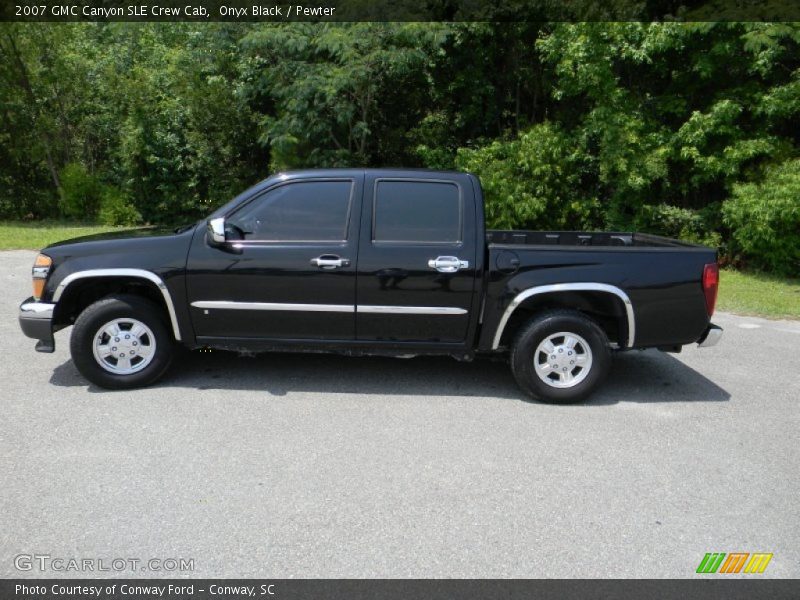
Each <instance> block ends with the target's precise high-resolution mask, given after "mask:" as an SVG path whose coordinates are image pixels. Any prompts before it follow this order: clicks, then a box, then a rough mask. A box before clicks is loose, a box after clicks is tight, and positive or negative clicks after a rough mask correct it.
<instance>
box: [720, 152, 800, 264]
mask: <svg viewBox="0 0 800 600" xmlns="http://www.w3.org/2000/svg"><path fill="white" fill-rule="evenodd" d="M722 214H723V220H724V222H725V224H726V225H727V226H728V227H730V228H731V235H732V244H731V245H732V250H733V251H734V252H735V253H741V254H742V255H743V256H744V258H745V259H746V260H748V261H749V262H751V263H752V264H753V265H755V266H758V267H761V268H765V269H770V270H772V271H774V272H775V273H779V274H783V275H797V274H800V159H795V160H789V161H786V162H784V163H782V164H780V165H778V166H776V167H773V168H772V169H770V170H769V171H768V172H767V174H766V176H765V177H764V179H763V181H761V182H759V183H747V184H738V185H735V186H734V188H733V194H732V197H731V198H730V199H729V200H726V201H725V203H724V204H723V206H722Z"/></svg>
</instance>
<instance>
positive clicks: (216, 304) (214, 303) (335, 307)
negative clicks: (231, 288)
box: [192, 300, 356, 313]
mask: <svg viewBox="0 0 800 600" xmlns="http://www.w3.org/2000/svg"><path fill="white" fill-rule="evenodd" d="M192 306H194V307H195V308H206V309H209V308H216V309H224V310H289V311H303V312H337V313H352V312H355V311H356V307H355V306H353V305H352V304H292V303H285V302H233V301H229V300H198V301H196V302H192Z"/></svg>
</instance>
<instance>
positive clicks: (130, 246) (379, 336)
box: [19, 169, 722, 402]
mask: <svg viewBox="0 0 800 600" xmlns="http://www.w3.org/2000/svg"><path fill="white" fill-rule="evenodd" d="M718 278H719V271H718V268H717V262H716V253H715V251H714V250H711V249H709V248H705V247H702V246H695V245H691V244H687V243H683V242H679V241H675V240H671V239H666V238H662V237H656V236H652V235H642V234H638V233H622V232H611V233H608V232H605V233H590V232H586V233H584V232H570V231H561V232H559V231H491V230H486V228H485V224H484V208H483V194H482V192H481V186H480V183H479V181H478V179H477V178H476V177H475V176H473V175H470V174H466V173H456V172H446V171H423V170H389V169H375V170H373V169H366V170H365V169H347V170H343V169H330V170H307V171H297V172H291V173H281V174H278V175H275V176H273V177H270V178H269V179H266V180H264V181H262V182H261V183H258V184H257V185H255V186H253V187H252V188H250V189H248V190H247V191H245V192H244V193H242V194H241V195H239V196H238V197H236V198H234V199H233V200H232V201H231V202H229V203H228V204H226V205H225V206H222V207H221V208H219V209H218V210H217V211H215V212H214V213H213V214H212V215H211V216H210V217H209V218H208V219H207V220H204V221H201V222H199V223H196V224H194V225H191V226H186V227H182V228H178V229H176V230H170V231H163V230H156V229H143V230H137V231H133V232H130V231H129V232H124V233H120V234H110V235H99V236H90V237H84V238H79V239H75V240H70V241H68V242H62V243H59V244H54V245H52V246H49V247H47V248H45V249H44V250H42V253H41V254H40V255H39V256H38V257H37V259H36V262H35V264H34V267H33V288H34V295H33V297H32V298H29V299H28V300H26V301H25V302H23V303H22V305H21V306H20V314H19V320H20V324H21V326H22V330H23V332H24V333H25V334H26V335H27V336H29V337H31V338H34V339H38V340H39V342H38V343H37V344H36V349H37V350H38V351H40V352H53V351H54V349H55V341H54V338H53V333H54V332H55V331H58V330H59V329H62V328H64V327H68V326H69V325H73V330H72V335H71V338H70V350H71V354H72V359H73V361H74V362H75V365H76V366H77V368H78V369H79V370H80V372H81V373H82V374H83V375H84V376H85V377H86V378H87V379H88V380H89V381H91V382H93V383H95V384H97V385H99V386H102V387H106V388H131V387H137V386H143V385H147V384H150V383H153V382H154V381H156V380H157V379H158V378H159V377H161V376H162V375H163V374H164V372H165V371H166V370H167V368H168V367H169V364H170V362H171V359H172V356H173V353H174V345H175V344H176V343H179V344H183V345H184V346H187V347H189V348H202V347H210V348H217V349H225V350H233V351H239V352H258V351H301V352H319V351H331V352H340V353H345V354H369V355H376V354H379V355H390V356H404V357H405V356H412V355H422V354H443V355H450V356H453V357H455V358H457V359H460V360H470V359H472V358H473V357H474V356H475V355H479V354H492V353H495V354H505V355H507V356H508V359H509V362H510V364H511V370H512V372H513V373H514V376H515V378H516V380H517V382H518V383H519V385H520V387H521V388H522V389H523V390H524V391H525V392H526V393H527V394H528V395H530V396H532V397H534V398H537V399H541V400H547V401H552V402H570V401H576V400H579V399H582V398H584V397H585V396H586V395H587V394H589V393H590V392H591V391H592V390H593V389H595V388H596V387H597V385H598V384H599V383H600V382H601V381H602V379H603V378H604V376H605V375H606V373H607V372H608V370H609V366H610V362H611V353H612V350H618V351H622V350H630V349H635V348H648V347H657V348H661V349H662V350H668V351H678V350H680V347H681V346H682V345H684V344H690V343H694V342H697V343H699V344H700V345H701V346H711V345H713V344H715V343H716V342H717V341H718V339H719V337H720V335H721V333H722V330H721V329H720V328H718V327H716V326H715V325H712V324H711V323H710V318H711V315H712V313H713V311H714V303H715V300H716V295H717V287H718ZM310 376H311V375H310Z"/></svg>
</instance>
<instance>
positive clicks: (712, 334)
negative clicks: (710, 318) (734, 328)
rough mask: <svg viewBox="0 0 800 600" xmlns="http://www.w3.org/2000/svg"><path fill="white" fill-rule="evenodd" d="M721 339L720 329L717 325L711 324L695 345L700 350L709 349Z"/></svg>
mask: <svg viewBox="0 0 800 600" xmlns="http://www.w3.org/2000/svg"><path fill="white" fill-rule="evenodd" d="M721 338H722V327H720V326H718V325H714V324H713V323H711V324H709V326H708V328H707V329H706V330H705V332H704V333H703V335H702V336H700V339H699V340H697V345H698V346H699V347H700V348H710V347H711V346H716V345H717V342H719V340H720V339H721Z"/></svg>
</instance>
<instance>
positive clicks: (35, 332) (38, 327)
mask: <svg viewBox="0 0 800 600" xmlns="http://www.w3.org/2000/svg"><path fill="white" fill-rule="evenodd" d="M55 307H56V305H55V304H48V303H47V302H37V301H36V300H34V299H33V298H28V299H27V300H25V302H23V303H22V304H20V307H19V326H20V327H21V328H22V333H24V334H25V335H27V336H28V337H29V338H33V339H35V340H39V342H38V343H37V344H36V351H37V352H55V350H56V341H55V338H53V311H54V310H55Z"/></svg>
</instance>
